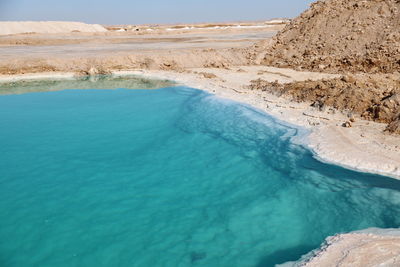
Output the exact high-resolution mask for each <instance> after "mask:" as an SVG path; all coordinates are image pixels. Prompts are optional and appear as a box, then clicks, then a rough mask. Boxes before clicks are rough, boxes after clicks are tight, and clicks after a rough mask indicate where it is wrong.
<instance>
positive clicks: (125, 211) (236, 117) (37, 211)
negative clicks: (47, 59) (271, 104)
mask: <svg viewBox="0 0 400 267" xmlns="http://www.w3.org/2000/svg"><path fill="white" fill-rule="evenodd" d="M297 133H298V130H297V129H296V128H293V127H290V126H287V125H284V124H282V123H280V122H278V121H276V120H274V119H273V118H272V117H269V116H267V115H265V114H263V113H261V112H259V111H257V110H254V109H252V108H249V107H248V106H245V105H242V104H238V103H235V102H231V101H227V100H222V99H219V98H216V97H214V96H211V95H209V94H207V93H205V92H202V91H199V90H195V89H191V88H185V87H169V88H164V89H158V90H126V89H118V90H63V91H56V92H40V93H26V94H20V95H2V96H0V240H2V241H1V242H0V266H12V267H14V266H15V267H16V266H24V267H26V266H41V267H46V266H49V267H50V266H61V267H62V266H143V267H147V266H222V267H223V266H226V267H233V266H257V267H258V266H273V265H274V264H277V263H282V262H286V261H289V260H296V259H298V258H299V257H300V256H301V255H303V254H305V253H307V252H308V251H310V250H311V249H314V248H316V247H318V246H319V244H320V243H321V242H322V241H323V240H324V239H325V238H326V237H327V236H329V235H332V234H335V233H339V232H348V231H352V230H358V229H364V228H367V227H372V226H374V227H382V228H389V227H399V225H400V218H399V216H398V214H399V212H400V208H399V207H400V206H399V202H400V191H399V190H400V183H399V182H398V181H396V180H394V179H390V178H386V177H382V176H377V175H370V174H363V173H358V172H354V171H350V170H346V169H343V168H341V167H337V166H333V165H328V164H324V163H321V162H318V161H317V160H315V159H314V158H313V157H312V154H311V153H310V152H309V151H308V150H306V149H304V148H303V147H301V146H299V145H295V144H293V142H292V141H291V137H293V136H294V135H296V134H297Z"/></svg>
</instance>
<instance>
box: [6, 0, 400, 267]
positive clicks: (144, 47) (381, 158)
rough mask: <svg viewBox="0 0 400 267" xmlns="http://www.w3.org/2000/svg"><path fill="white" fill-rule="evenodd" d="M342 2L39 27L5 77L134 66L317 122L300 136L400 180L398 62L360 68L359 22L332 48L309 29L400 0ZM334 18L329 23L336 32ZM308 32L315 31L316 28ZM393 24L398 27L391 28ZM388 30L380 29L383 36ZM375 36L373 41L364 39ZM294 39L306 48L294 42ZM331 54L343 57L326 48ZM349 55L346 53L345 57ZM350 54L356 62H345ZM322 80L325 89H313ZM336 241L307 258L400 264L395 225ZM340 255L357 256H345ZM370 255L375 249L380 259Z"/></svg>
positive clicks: (11, 59)
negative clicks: (194, 17)
mask: <svg viewBox="0 0 400 267" xmlns="http://www.w3.org/2000/svg"><path fill="white" fill-rule="evenodd" d="M341 1H343V0H330V1H326V2H328V4H324V2H323V1H322V2H318V4H316V5H314V6H313V8H312V9H311V11H307V12H305V13H304V14H303V15H301V16H300V17H299V18H298V19H295V20H293V21H292V22H290V23H289V24H288V25H287V26H286V27H285V25H286V24H287V23H288V22H287V21H279V22H278V23H276V22H269V23H268V22H262V23H261V24H260V22H257V23H248V24H246V25H242V24H239V23H236V24H235V23H230V24H224V25H212V26H210V25H208V24H205V25H197V26H196V25H164V26H158V27H152V26H150V25H143V26H132V25H131V26H126V25H125V26H121V25H120V26H108V27H107V29H108V30H106V31H104V32H101V30H99V32H92V33H89V32H87V33H84V32H83V31H81V30H76V31H80V32H72V31H75V30H70V31H68V32H57V33H52V34H49V33H48V32H44V33H39V31H36V33H34V34H32V33H31V34H17V35H7V36H1V37H0V82H3V83H13V82H15V81H21V80H32V79H33V80H34V79H54V78H58V79H71V78H74V77H80V76H82V75H91V76H92V77H95V76H96V75H98V74H110V75H132V74H135V75H140V76H142V77H155V78H161V79H168V80H171V81H175V82H177V83H180V84H184V85H187V86H191V87H195V88H199V89H203V90H206V91H208V92H210V93H213V94H215V95H217V96H219V97H224V98H229V99H232V100H235V101H240V102H243V103H246V104H249V105H252V106H254V107H256V108H258V109H260V110H263V111H265V112H267V113H268V114H271V115H273V116H276V117H277V118H279V119H281V120H284V121H286V122H289V123H291V124H294V125H297V126H299V127H304V128H306V129H307V130H308V131H309V135H308V137H307V139H306V140H304V139H302V140H296V142H300V143H302V144H303V145H307V146H308V147H309V148H310V149H311V150H312V151H314V153H315V156H316V157H317V158H319V159H320V160H323V161H326V162H330V163H335V164H339V165H342V166H344V167H348V168H352V169H357V170H361V171H366V172H373V173H379V174H384V175H388V176H391V177H393V178H397V179H400V139H399V138H400V137H399V135H396V134H393V133H395V132H396V129H397V128H396V125H395V126H394V128H393V129H394V130H393V131H390V128H388V127H389V126H390V125H389V126H388V123H390V124H392V123H395V122H396V116H397V115H396V114H397V113H396V111H397V108H398V99H397V96H398V84H397V83H396V79H398V78H397V77H398V73H396V71H393V70H398V67H397V65H395V64H391V65H390V66H391V68H390V69H382V66H383V65H382V64H380V63H379V62H381V61H377V63H376V67H377V68H373V66H372V67H371V66H369V67H371V68H366V67H365V66H364V67H360V66H361V65H360V64H358V63H357V61H351V60H350V59H349V58H350V57H351V56H350V55H351V53H350V54H346V53H347V52H346V51H341V50H340V49H342V50H343V49H345V47H349V46H351V43H350V41H352V38H353V41H354V39H356V37H355V36H356V35H355V34H356V33H357V34H363V33H361V32H359V31H356V30H358V28H355V29H354V31H353V30H352V31H346V32H345V33H347V34H349V36H350V37H349V38H348V39H346V38H345V37H343V36H339V37H337V38H341V39H342V38H344V39H343V40H346V42H347V41H348V42H349V43H345V44H343V45H340V46H338V47H337V49H338V51H336V50H335V51H336V52H335V53H336V54H333V53H331V52H332V51H333V50H332V49H334V48H335V47H334V48H332V47H331V46H328V48H329V49H331V50H329V49H328V48H327V49H328V50H327V51H325V50H324V49H323V48H324V46H321V48H318V45H320V43H321V42H322V43H325V47H327V45H326V44H327V43H329V42H336V41H337V38H335V36H331V35H329V36H330V37H329V38H330V39H329V38H328V39H329V40H325V41H324V40H323V41H321V40H322V39H321V36H322V35H323V32H320V33H317V34H316V36H319V37H318V38H316V39H315V40H314V39H313V38H314V37H313V36H314V35H312V34H313V32H312V29H315V28H318V25H320V24H319V23H315V25H314V24H312V23H314V22H310V25H314V26H313V27H311V28H308V26H307V25H308V24H307V23H305V22H304V21H305V20H309V19H310V18H314V17H315V18H317V19H318V18H319V19H321V18H323V17H324V16H328V15H329V16H332V17H336V16H338V15H340V14H341V13H340V12H336V9H335V8H336V7H338V6H340V8H342V7H343V8H344V10H343V12H342V13H344V14H347V13H346V12H347V11H345V10H347V9H350V13H351V11H352V9H357V10H358V9H360V10H361V11H363V12H364V11H365V8H367V7H370V8H372V10H376V12H378V13H381V14H379V16H378V17H377V18H376V19H375V21H377V22H375V23H377V24H378V26H379V25H384V27H385V28H386V27H387V26H390V27H392V26H393V25H394V24H393V23H395V22H393V23H392V22H391V23H390V24H382V23H383V22H381V21H380V19H382V21H383V19H384V18H385V16H386V19H387V17H388V16H389V15H388V14H397V13H396V12H397V11H396V10H395V7H396V5H398V2H396V1H394V0H390V1H389V2H390V6H389V8H388V9H385V8H384V9H381V8H380V7H379V6H375V5H379V4H383V2H385V1H370V2H371V3H369V2H368V3H369V4H373V5H374V6H368V4H367V6H364V4H362V5H360V6H358V5H354V6H348V5H341ZM353 2H354V1H353ZM332 3H333V4H332ZM363 3H364V2H363ZM333 7H335V8H333ZM353 11H354V10H353ZM315 14H322V15H318V16H317V15H315ZM362 18H363V17H361V19H362ZM361 19H360V20H361ZM321 20H322V19H321ZM339 21H340V19H339ZM371 21H373V19H371ZM357 23H358V22H356V24H354V25H357ZM325 24H326V23H325ZM371 24H372V22H371ZM352 25H353V24H352ZM238 26H240V27H238ZM306 26H307V27H306ZM333 26H335V25H333ZM333 26H332V27H333ZM284 27H285V29H284V30H283V31H282V32H281V33H279V34H278V35H277V36H276V37H274V36H275V35H276V34H277V32H278V31H280V30H282V29H283V28H284ZM335 27H339V28H340V27H345V25H342V24H338V25H336V26H335ZM335 27H333V29H330V30H332V31H335ZM360 27H361V26H360ZM363 27H364V26H363ZM390 27H389V28H388V29H390ZM298 29H299V30H298ZM363 29H364V28H363ZM373 29H375V28H373ZM392 29H393V28H392ZM364 30H365V29H364ZM298 31H299V32H298ZM310 31H311V32H310ZM326 31H328V29H326ZM26 32H31V31H30V30H29V31H28V29H25V30H22V33H26ZM307 32H310V34H311V35H312V36H308V35H307V34H306V33H307ZM14 33H15V32H14ZM350 33H351V34H350ZM386 33H387V34H390V31H387V32H385V34H386ZM343 34H344V33H343ZM303 35H305V38H304V40H303V39H302V37H303ZM385 36H386V35H385ZM272 37H274V38H272ZM374 38H375V37H374ZM379 38H380V37H379V36H378V37H376V40H379ZM388 38H389V37H388ZM389 39H390V38H389ZM389 39H387V42H389V41H390V40H389ZM310 40H311V42H309V41H310ZM374 40H375V39H374ZM385 40H386V39H385ZM371 42H372V43H373V41H371ZM371 42H369V41H368V40H367V41H365V42H364V45H366V44H370V43H371ZM385 42H386V41H385ZM292 43H294V44H296V45H297V47H298V48H299V49H298V48H296V46H295V47H292V46H290V47H289V45H290V44H292ZM395 44H398V43H396V42H395ZM304 47H305V48H304ZM300 48H301V49H303V48H304V49H303V50H301V49H300ZM335 49H336V48H335ZM390 49H391V48H390ZM378 50H379V49H378ZM282 51H286V52H284V53H282ZM310 51H311V52H312V53H311V55H309V53H310ZM379 51H381V50H379ZM391 51H392V50H391ZM364 52H365V51H364ZM329 53H331V54H333V55H335V57H333V58H329V57H328V56H326V55H327V54H329ZM365 53H367V52H365ZM342 54H343V55H345V56H343V57H339V56H340V55H342ZM293 55H294V57H293ZM338 55H339V56H338ZM374 55H375V56H374ZM376 55H377V56H379V57H381V58H382V56H381V55H380V54H379V53H378V54H373V55H371V54H368V55H367V56H369V57H370V58H372V62H373V60H375V59H376ZM397 55H398V54H395V56H397ZM324 56H326V57H324ZM361 56H364V57H365V56H366V55H365V54H363V55H361ZM386 59H387V60H391V59H388V58H386ZM386 59H382V60H386ZM329 60H330V61H329ZM343 60H348V61H349V62H350V63H343ZM338 62H339V63H340V64H342V63H343V64H344V65H345V67H341V65H340V64H339V63H338ZM345 62H347V61H345ZM362 62H364V61H362ZM390 62H391V61H390ZM399 62H400V61H399ZM371 64H374V63H371ZM268 65H270V66H268ZM271 65H272V66H271ZM353 71H355V72H353ZM392 71H393V72H392ZM360 72H362V73H360ZM365 75H367V77H365ZM371 75H372V76H371ZM386 81H389V82H386ZM382 84H383V85H385V86H383V85H382ZM87 86H90V84H89V85H87ZM338 86H342V87H341V90H339V91H338V92H337V94H334V95H331V93H332V90H330V89H331V88H336V87H338ZM382 86H383V87H384V88H382ZM389 86H392V87H389ZM370 88H372V89H373V90H369V89H370ZM315 89H318V90H320V91H319V92H320V93H318V94H314V92H315ZM352 90H353V91H352ZM366 90H368V91H366ZM348 92H350V93H348ZM366 92H367V93H366ZM18 93H24V91H18ZM347 93H348V95H349V96H351V95H353V93H355V95H356V96H357V97H354V98H351V97H344V98H343V99H342V100H341V101H335V100H336V99H339V98H338V96H340V95H342V94H344V95H346V94H347ZM348 99H349V100H348ZM359 100H363V102H362V103H363V105H364V108H362V109H360V110H358V109H356V107H359V106H358V105H357V101H359ZM354 103H356V104H354ZM364 111H367V113H365V112H364ZM385 118H386V119H385ZM399 118H400V117H399ZM388 129H389V130H388ZM391 132H392V133H391ZM328 243H329V246H328V247H326V245H325V246H323V247H322V248H321V250H319V251H318V252H317V253H316V254H315V255H314V256H315V257H313V258H311V259H309V260H307V262H306V264H307V266H332V265H329V264H330V263H331V262H332V263H333V262H336V261H338V263H337V264H336V265H334V266H368V265H365V263H366V262H370V263H373V264H375V265H370V266H376V265H378V264H386V266H393V264H392V265H391V263H398V258H396V257H397V255H398V247H399V243H400V241H399V239H398V237H395V236H394V235H391V234H390V233H389V234H387V235H383V234H382V233H380V232H376V233H375V234H365V233H351V234H342V235H337V236H335V237H333V238H330V239H329V241H328ZM382 251H384V253H382ZM339 254H340V255H343V254H345V255H350V256H349V257H345V258H343V257H342V258H343V259H342V258H340V257H339ZM370 255H374V257H373V259H372V258H371V257H370ZM375 256H376V257H375ZM369 258H371V260H369ZM327 262H328V265H326V263H327ZM302 264H303V263H302ZM304 264H305V263H304ZM340 264H342V265H340ZM346 264H347V265H346Z"/></svg>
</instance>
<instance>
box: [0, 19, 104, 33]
mask: <svg viewBox="0 0 400 267" xmlns="http://www.w3.org/2000/svg"><path fill="white" fill-rule="evenodd" d="M106 31H107V29H106V28H104V27H103V26H101V25H99V24H86V23H82V22H66V21H0V35H10V34H21V33H30V34H33V33H47V34H49V33H51V34H53V33H70V32H106Z"/></svg>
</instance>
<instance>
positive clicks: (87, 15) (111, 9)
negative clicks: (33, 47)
mask: <svg viewBox="0 0 400 267" xmlns="http://www.w3.org/2000/svg"><path fill="white" fill-rule="evenodd" d="M311 2H314V1H313V0H230V1H229V0H201V1H200V0H143V1H135V0H131V1H129V0H0V20H1V21H4V20H67V21H83V22H87V23H101V24H146V23H154V24H156V23H177V22H211V21H214V22H218V21H246V20H265V19H271V18H277V17H295V16H297V15H298V14H300V13H301V12H302V11H304V10H305V9H306V8H307V7H308V5H309V4H310V3H311Z"/></svg>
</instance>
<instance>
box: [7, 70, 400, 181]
mask: <svg viewBox="0 0 400 267" xmlns="http://www.w3.org/2000/svg"><path fill="white" fill-rule="evenodd" d="M235 69H236V70H232V69H210V68H205V69H200V68H196V69H189V70H186V71H179V72H177V71H173V70H127V71H114V72H112V73H111V75H113V76H129V75H135V76H140V77H143V78H153V79H162V80H170V81H173V82H176V83H178V84H180V85H184V86H188V87H192V88H197V89H200V90H204V91H206V92H209V93H211V94H214V95H216V96H219V97H222V98H226V99H230V100H233V101H237V102H241V103H244V104H248V105H250V106H252V107H254V108H257V109H259V110H261V111H263V112H266V113H267V114H269V115H271V116H273V117H275V118H277V119H279V120H281V121H283V122H287V123H289V124H292V125H294V126H297V127H301V128H304V129H306V130H307V131H308V134H307V135H306V136H305V137H303V136H302V137H301V138H305V139H304V140H299V141H300V142H299V143H300V144H301V145H303V146H305V147H306V148H308V149H309V150H310V151H311V152H312V154H313V156H314V158H316V159H317V160H319V161H321V162H324V163H328V164H335V165H338V166H341V167H344V168H347V169H351V170H355V171H361V172H366V173H372V174H378V175H384V176H388V177H391V178H394V179H400V146H399V145H398V146H396V142H398V139H399V138H400V137H398V136H393V135H387V134H384V133H383V129H384V125H383V124H380V123H375V122H371V121H365V120H361V119H360V118H357V121H356V123H354V127H352V128H344V127H342V126H341V124H342V123H343V122H344V121H346V120H347V119H348V118H347V116H346V114H343V113H340V112H338V111H334V110H328V111H326V112H321V111H318V110H316V109H315V108H312V107H310V105H309V103H297V102H293V101H290V100H288V99H285V98H283V97H278V96H275V95H272V94H270V93H266V92H261V91H256V90H250V89H247V88H246V87H247V85H248V84H249V83H250V80H252V79H256V78H263V79H269V80H272V81H275V80H278V81H279V82H290V81H292V80H306V79H314V80H318V79H324V78H331V77H334V76H338V75H334V74H323V73H312V72H299V71H294V70H291V69H278V68H273V67H265V66H241V67H236V68H235ZM232 75H233V76H234V77H233V78H232V79H230V78H231V77H229V76H232ZM240 76H242V77H240ZM78 77H80V75H78V74H76V73H72V72H55V73H52V72H45V73H34V74H22V75H0V82H16V81H23V80H48V79H62V80H69V79H76V78H78ZM225 78H228V79H225Z"/></svg>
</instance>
